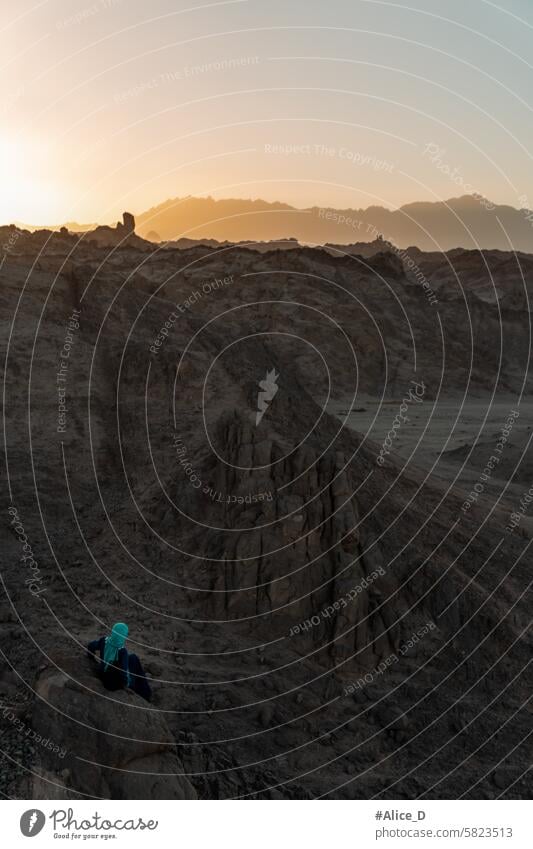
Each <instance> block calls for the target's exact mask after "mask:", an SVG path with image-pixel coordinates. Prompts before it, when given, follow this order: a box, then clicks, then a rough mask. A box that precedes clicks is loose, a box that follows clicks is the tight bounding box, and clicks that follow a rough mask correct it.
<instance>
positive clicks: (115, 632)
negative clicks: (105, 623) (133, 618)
mask: <svg viewBox="0 0 533 849" xmlns="http://www.w3.org/2000/svg"><path fill="white" fill-rule="evenodd" d="M127 636H128V626H127V625H124V623H123V622H117V623H116V625H113V628H112V630H111V635H110V636H109V637H106V638H105V646H104V670H106V669H107V667H108V666H109V664H110V663H114V662H115V661H116V659H117V657H118V653H119V651H120V649H122V648H124V644H125V642H126V638H127Z"/></svg>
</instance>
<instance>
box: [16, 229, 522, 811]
mask: <svg viewBox="0 0 533 849" xmlns="http://www.w3.org/2000/svg"><path fill="white" fill-rule="evenodd" d="M461 256H464V254H462V253H461V254H460V255H459V257H458V258H457V263H458V264H459V263H460V261H461V259H460V258H461ZM467 258H468V255H467ZM465 262H466V260H465ZM469 262H470V260H468V262H466V266H465V268H464V269H462V267H461V266H460V265H458V266H457V267H456V268H455V271H458V272H459V273H458V274H457V275H455V274H454V273H452V272H450V277H449V280H448V281H447V284H446V285H443V281H442V269H441V270H440V271H439V275H440V276H439V287H440V288H438V287H436V291H437V288H438V293H437V294H438V298H437V301H436V303H429V301H428V299H427V297H426V294H425V290H424V288H423V287H422V285H421V284H420V282H417V281H416V280H415V279H413V278H412V275H408V276H406V274H405V272H404V269H403V265H402V263H401V261H400V260H399V258H398V257H397V256H395V255H394V254H393V253H387V252H382V253H379V254H377V255H375V256H373V257H369V258H366V259H363V258H361V257H357V256H346V257H343V256H338V257H337V256H332V255H331V254H330V253H328V252H326V251H323V250H313V249H310V248H305V249H304V248H302V249H294V250H291V251H282V250H273V251H271V252H262V253H255V252H254V251H251V250H246V249H242V248H231V247H226V248H224V249H221V250H217V249H216V248H214V249H209V248H205V247H203V248H194V247H193V248H190V249H187V250H182V251H180V250H156V249H155V248H154V246H153V245H148V244H147V243H143V242H142V240H137V239H136V238H135V240H132V239H131V238H129V237H124V239H123V242H122V244H120V243H119V244H118V245H116V246H114V247H112V248H107V247H104V246H98V245H96V244H89V243H88V241H87V239H84V240H82V241H81V243H79V244H77V241H76V239H75V238H74V237H72V236H69V235H68V234H62V235H54V236H50V234H42V233H41V234H39V233H37V234H35V235H34V236H29V235H21V236H20V237H19V238H18V239H17V240H16V243H15V246H14V247H13V249H12V250H11V251H10V253H9V255H8V256H7V257H6V259H5V261H4V263H3V266H2V268H1V270H0V299H1V303H2V325H1V330H2V349H3V354H4V358H5V359H4V362H5V370H4V379H5V396H4V397H5V409H4V415H5V418H4V421H5V454H4V459H3V463H4V468H3V473H4V474H5V476H6V480H7V483H8V487H7V490H5V491H4V505H3V522H2V527H3V531H2V552H3V555H2V579H3V598H2V607H1V614H0V628H1V644H0V645H1V648H2V652H3V665H2V677H1V681H0V687H1V693H2V705H3V707H2V712H1V713H0V721H1V729H2V741H3V745H2V749H3V750H4V753H3V756H2V767H1V777H0V782H1V783H0V790H1V791H2V792H3V793H4V794H7V795H10V796H15V797H22V798H24V795H25V794H26V795H27V794H33V795H34V797H35V798H40V797H43V796H51V797H54V796H56V797H60V798H65V795H67V796H69V797H70V798H83V797H87V796H88V797H91V796H94V797H113V798H123V797H130V798H132V797H133V798H135V797H139V798H147V797H149V795H150V794H152V795H154V796H157V795H165V794H166V795H168V796H169V797H171V798H179V797H180V796H194V795H195V794H196V795H197V796H199V797H209V798H219V797H237V796H255V797H259V798H274V797H282V798H309V797H319V796H329V797H330V798H339V797H348V798H355V797H367V798H368V797H371V796H375V795H382V796H384V797H390V798H398V797H400V798H415V797H421V796H427V797H437V798H438V797H445V796H449V797H452V798H454V797H458V796H463V795H464V796H467V797H484V798H485V797H489V798H490V797H496V796H498V795H500V794H503V795H506V796H507V797H509V798H516V797H524V796H527V795H528V793H530V792H531V783H530V773H528V767H529V765H530V763H531V738H530V737H529V734H530V730H531V708H530V703H529V699H530V694H531V669H530V661H531V635H530V633H529V631H528V626H529V621H530V612H531V590H530V582H531V567H530V563H531V555H530V551H529V546H530V539H529V534H528V516H527V509H526V510H525V511H524V516H523V519H522V520H521V521H520V523H519V526H518V527H517V528H516V529H515V530H514V531H512V532H511V531H509V530H506V525H507V522H508V517H509V514H510V512H511V511H512V510H515V511H516V509H517V507H518V504H519V499H520V498H521V496H522V494H523V492H524V491H527V489H528V488H529V486H530V485H531V484H532V483H533V480H531V478H530V476H529V471H528V470H529V465H528V463H529V460H528V457H529V453H530V449H529V434H530V430H529V427H530V420H531V417H530V411H531V404H530V403H529V402H527V398H528V393H529V389H530V374H529V311H528V302H527V287H523V288H520V287H521V286H522V283H521V282H520V281H519V279H518V278H517V279H515V280H513V281H512V282H511V283H510V286H511V287H514V289H513V291H512V292H508V293H506V297H507V300H506V305H505V308H501V305H500V303H499V300H498V299H495V300H490V299H487V298H486V297H479V295H478V294H477V293H476V288H478V287H479V274H477V277H476V286H474V287H473V288H472V289H470V288H469V285H468V282H469V281H468V268H469ZM432 267H433V266H432V264H431V263H429V262H428V270H427V273H428V275H429V277H428V280H429V282H431V268H432ZM465 269H466V271H465ZM462 271H464V273H461V272H462ZM527 283H528V284H529V280H527ZM511 296H512V297H511ZM260 384H261V385H260ZM415 386H418V387H419V390H418V393H417V391H416V389H415V391H414V395H413V394H412V395H411V396H409V394H408V393H409V390H410V388H412V387H415ZM261 392H262V393H264V394H263V396H262V402H263V403H262V404H261V407H260V408H259V410H258V396H259V393H261ZM406 397H407V398H408V400H407V401H404V399H405V398H406ZM402 404H403V405H404V407H403V408H402ZM258 411H259V412H262V413H263V415H262V417H260V421H257V418H258V417H257V413H258ZM511 411H516V412H517V413H518V415H517V416H516V417H515V418H513V426H512V427H511V428H509V427H507V431H508V435H507V437H506V442H505V444H504V446H503V447H502V449H501V452H500V455H501V456H499V458H498V463H497V464H496V463H493V467H494V468H493V469H492V470H491V474H490V475H487V474H486V473H485V472H484V469H485V467H486V463H487V461H488V459H489V458H490V457H491V456H492V455H493V454H494V452H495V451H496V450H497V445H498V444H499V442H501V431H502V428H503V427H504V425H505V424H506V422H507V421H508V418H509V416H510V414H511ZM400 414H401V415H402V416H403V417H404V419H405V420H402V419H398V418H397V417H398V416H399V415H400ZM395 421H396V425H395V433H394V435H393V436H391V437H390V441H391V445H392V448H391V451H390V453H388V452H387V453H383V452H382V453H381V454H380V451H382V449H383V446H384V444H385V440H386V439H387V438H388V434H389V433H390V431H391V429H393V430H394V427H393V425H394V422H395ZM472 446H474V447H473V450H472V451H470V448H471V447H472ZM443 452H444V453H443ZM380 457H381V460H379V458H380ZM483 474H485V479H483V480H482V483H483V486H482V487H481V492H478V494H477V497H476V498H475V499H474V500H473V502H472V505H471V507H469V508H468V509H467V510H463V509H462V505H463V504H464V502H465V499H467V497H468V493H469V492H470V491H471V490H474V491H476V490H475V487H476V486H477V485H478V484H479V483H480V480H481V477H480V476H481V475H483ZM508 482H511V483H510V486H509V487H508V488H507V489H505V488H506V484H507V483H508ZM478 490H479V486H478ZM9 511H11V512H9ZM13 511H15V512H13ZM531 515H532V516H533V509H532V510H531ZM24 546H26V548H25V547H24ZM30 550H31V556H30ZM24 555H28V556H27V557H26V559H21V558H22V557H23V556H24ZM32 558H33V559H32ZM116 620H122V621H125V622H127V623H128V624H129V626H130V634H131V641H130V644H131V647H132V649H134V650H136V651H137V652H138V654H140V656H141V657H142V658H143V660H144V661H145V664H146V667H147V670H148V673H149V675H150V677H151V679H152V681H153V689H154V700H153V703H152V704H150V705H147V704H146V703H144V702H141V701H139V700H138V699H137V698H136V697H134V696H132V695H128V694H120V696H119V697H117V695H116V694H110V693H106V692H105V691H104V690H102V688H101V685H100V683H99V681H98V679H97V678H95V677H94V675H93V673H92V671H91V669H90V667H89V666H88V665H87V663H86V661H85V659H84V658H83V646H84V644H85V643H86V642H87V640H88V639H90V638H91V637H93V636H94V635H96V634H100V633H104V632H106V631H107V630H108V629H109V627H110V626H111V625H112V623H113V622H114V621H116ZM37 735H39V736H37ZM81 738H83V744H82V743H81V742H80V741H81ZM125 741H126V743H127V745H125ZM147 765H148V766H147ZM165 775H170V776H171V778H169V779H168V781H165V780H162V778H161V776H165Z"/></svg>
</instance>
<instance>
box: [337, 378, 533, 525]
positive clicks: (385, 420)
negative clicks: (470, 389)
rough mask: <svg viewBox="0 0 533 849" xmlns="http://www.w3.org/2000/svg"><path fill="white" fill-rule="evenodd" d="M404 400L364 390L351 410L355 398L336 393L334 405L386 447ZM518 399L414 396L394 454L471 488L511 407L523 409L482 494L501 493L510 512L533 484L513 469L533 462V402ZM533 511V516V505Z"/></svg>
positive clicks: (487, 497)
mask: <svg viewBox="0 0 533 849" xmlns="http://www.w3.org/2000/svg"><path fill="white" fill-rule="evenodd" d="M402 400H403V399H402V398H398V399H396V400H394V401H390V400H387V401H380V400H379V399H377V398H375V397H369V396H365V397H362V396H360V395H358V397H357V399H356V401H355V403H353V409H352V412H351V413H349V410H350V405H351V404H352V399H351V398H346V399H344V400H343V401H342V402H338V401H334V400H331V399H330V402H329V405H328V411H329V412H330V413H331V414H333V415H335V416H337V417H338V418H339V419H340V420H342V421H345V420H346V426H347V427H350V428H352V429H353V430H356V431H358V432H359V433H361V434H363V435H366V436H367V437H368V438H369V439H372V440H373V441H375V442H376V443H377V444H378V445H379V446H380V447H381V446H382V445H383V443H384V440H385V438H386V437H387V434H388V433H389V431H390V430H391V428H392V426H393V422H394V419H395V417H396V416H397V415H398V413H399V412H400V406H401V404H402ZM517 402H518V399H517V398H516V396H511V395H509V396H499V397H498V399H497V400H494V401H492V402H491V401H490V398H488V399H487V400H486V401H482V400H472V401H464V402H463V400H462V399H460V398H458V399H457V400H450V399H449V398H447V399H444V400H439V401H435V400H433V399H427V400H424V399H423V400H422V401H421V402H418V403H417V402H416V401H411V400H410V401H409V402H408V403H407V407H408V409H407V411H406V410H405V406H404V408H403V415H404V417H407V419H408V420H407V421H402V422H401V423H400V426H399V427H396V429H395V432H396V437H395V438H394V440H393V449H394V454H395V455H396V456H397V457H399V458H401V459H403V460H404V462H405V463H408V464H409V465H411V464H416V466H418V467H419V468H422V469H424V470H425V471H426V472H429V473H430V474H431V475H432V477H434V478H435V479H436V480H438V481H440V482H441V483H442V484H444V485H446V486H449V485H450V484H451V483H452V482H453V481H454V479H456V480H455V486H457V487H458V488H459V489H461V490H464V491H465V493H468V492H469V491H470V490H471V488H472V487H473V486H474V485H475V484H476V483H477V482H478V481H479V477H480V473H481V472H483V469H484V465H485V463H486V462H487V461H488V460H489V458H490V457H491V455H492V454H493V451H494V450H495V449H496V446H497V444H498V442H499V441H500V439H501V432H502V428H503V427H504V426H505V423H506V422H507V421H508V419H509V416H510V413H511V411H512V410H515V411H517V410H518V412H519V416H518V418H515V419H514V422H513V427H512V429H511V433H510V435H509V437H508V438H507V442H506V443H505V445H504V447H503V449H502V452H501V463H500V464H499V465H498V466H496V468H495V469H494V472H493V473H492V476H491V478H490V480H489V481H488V482H486V483H485V487H484V491H483V493H482V495H481V497H480V499H479V503H485V506H487V507H489V506H490V503H491V502H492V503H494V501H495V500H497V499H500V501H499V503H500V506H501V507H502V510H503V512H504V514H507V513H510V512H512V510H516V509H517V505H518V502H519V499H520V497H521V496H522V495H523V494H524V492H525V491H527V489H528V488H529V486H531V485H533V475H532V477H531V480H528V482H527V483H526V479H525V478H524V475H523V474H522V480H521V481H520V482H516V481H515V482H513V481H512V477H513V474H512V473H510V471H511V470H515V469H517V468H518V464H519V467H520V468H521V469H522V472H523V471H524V464H525V463H526V462H527V461H528V460H529V462H531V461H530V458H531V456H532V455H533V430H532V426H533V402H532V401H530V400H522V401H521V402H520V405H519V406H518V403H517ZM347 414H348V415H347ZM391 435H392V434H391ZM529 440H531V444H530V445H528V442H529ZM472 446H477V448H475V450H474V451H472V453H471V454H470V456H463V453H465V455H468V453H469V450H468V449H470V448H471V447H472ZM465 447H466V448H467V451H466V452H464V449H465ZM457 449H463V452H461V455H460V456H457V455H456V456H454V452H455V451H456V450H457ZM378 450H379V449H378ZM523 452H524V453H523ZM522 454H523V456H522V458H521V455H522ZM526 478H527V474H526ZM510 479H511V480H510ZM530 513H531V515H532V516H533V507H532V509H531V510H530ZM521 527H523V528H524V529H525V530H526V529H529V531H528V535H530V534H531V535H533V518H529V517H528V516H527V515H526V516H524V519H523V521H522V522H521Z"/></svg>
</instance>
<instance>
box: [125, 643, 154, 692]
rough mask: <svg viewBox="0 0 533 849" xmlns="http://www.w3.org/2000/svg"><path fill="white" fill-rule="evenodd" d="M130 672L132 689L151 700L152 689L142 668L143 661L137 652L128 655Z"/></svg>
mask: <svg viewBox="0 0 533 849" xmlns="http://www.w3.org/2000/svg"><path fill="white" fill-rule="evenodd" d="M128 672H129V675H130V687H131V689H132V690H133V691H134V692H135V693H137V695H139V696H141V697H142V698H143V699H146V700H147V701H148V702H149V701H150V699H151V697H152V690H151V689H150V685H149V683H148V681H147V680H146V675H145V672H144V669H143V668H142V664H141V661H140V660H139V658H138V657H137V655H136V654H130V655H128Z"/></svg>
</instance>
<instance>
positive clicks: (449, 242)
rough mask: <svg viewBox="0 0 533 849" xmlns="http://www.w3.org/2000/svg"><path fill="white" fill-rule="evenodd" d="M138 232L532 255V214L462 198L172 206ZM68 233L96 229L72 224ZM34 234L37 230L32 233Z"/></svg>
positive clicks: (182, 202)
mask: <svg viewBox="0 0 533 849" xmlns="http://www.w3.org/2000/svg"><path fill="white" fill-rule="evenodd" d="M136 221H137V226H136V232H137V233H138V235H140V236H143V237H144V238H149V239H151V240H152V241H167V240H175V239H179V238H182V237H187V238H189V239H216V240H218V241H226V240H228V241H231V242H238V241H243V240H253V241H255V240H258V241H268V240H271V239H287V238H291V237H292V238H296V239H298V241H299V242H303V243H318V244H325V243H326V242H329V243H331V242H332V243H335V244H350V243H354V242H371V241H373V240H374V239H375V238H376V237H377V236H378V234H381V235H383V237H384V238H385V239H387V240H389V241H391V242H393V243H394V244H395V245H397V246H398V247H401V248H406V247H409V246H412V245H416V246H417V247H419V248H420V249H422V250H425V251H442V250H450V249H452V248H457V247H463V248H475V247H480V248H486V249H499V250H511V249H514V250H517V251H525V252H531V253H533V213H532V212H531V211H530V210H528V209H515V208H514V207H512V206H506V205H496V204H492V203H490V201H488V200H486V199H485V198H482V197H480V196H474V195H463V196H462V197H459V198H451V199H450V200H447V201H442V202H437V203H426V202H420V203H410V204H406V205H405V206H402V207H400V208H399V209H396V210H388V209H385V208H384V207H382V206H369V207H367V208H366V209H334V208H331V207H317V206H314V207H310V208H308V209H298V208H296V207H293V206H290V205H289V204H286V203H280V202H274V203H269V202H268V201H264V200H245V199H244V200H243V199H238V198H233V199H222V200H215V199H214V198H211V197H207V198H199V197H192V196H188V197H184V198H174V199H172V200H167V201H165V202H164V203H161V204H159V205H158V206H156V207H153V208H152V209H149V210H148V211H146V212H143V213H141V214H137V215H136ZM65 226H67V227H68V228H69V230H73V231H84V230H90V229H93V228H94V226H95V225H79V224H75V223H72V222H70V223H67V224H66V225H65ZM30 229H35V228H33V227H32V228H30Z"/></svg>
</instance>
